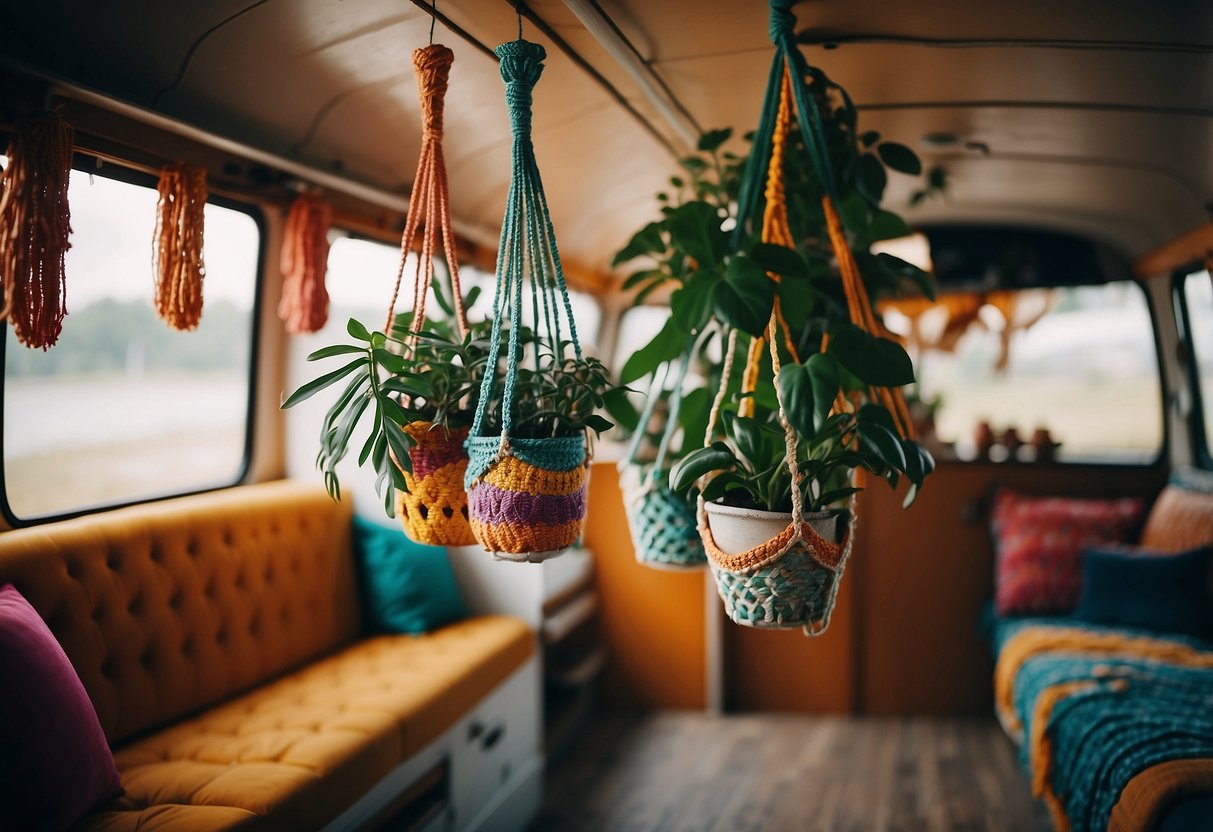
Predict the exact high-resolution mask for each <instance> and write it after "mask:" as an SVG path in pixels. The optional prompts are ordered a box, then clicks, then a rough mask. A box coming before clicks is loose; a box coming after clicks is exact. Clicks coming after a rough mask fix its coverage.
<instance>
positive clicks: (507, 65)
mask: <svg viewBox="0 0 1213 832" xmlns="http://www.w3.org/2000/svg"><path fill="white" fill-rule="evenodd" d="M520 20H521V18H520ZM520 25H521V24H520ZM495 52H496V54H497V57H498V58H499V60H500V70H501V79H502V80H503V81H504V82H505V94H506V104H507V105H508V107H509V112H510V124H511V128H512V131H513V134H514V145H513V173H512V176H511V178H510V189H509V194H508V196H507V201H506V209H505V218H504V220H503V221H502V226H501V244H500V246H499V248H498V251H497V284H496V288H495V291H494V294H493V322H492V334H491V335H490V338H489V360H488V370H487V372H486V373H485V376H484V380H483V383H482V385H481V388H480V400H479V402H478V403H477V408H476V418H475V420H474V421H473V423H472V430H471V435H470V436H469V438H468V441H467V448H468V457H469V463H468V469H467V474H466V477H465V482H466V485H467V489H468V509H469V513H470V519H471V524H472V531H473V532H474V533H475V535H476V539H477V540H479V541H480V544H481V545H482V546H483V547H484V548H485V550H487V551H489V552H491V553H492V554H493V555H494V556H495V557H497V558H499V559H503V560H514V561H531V562H538V561H542V560H545V559H547V558H549V557H552V556H554V555H558V554H560V553H561V552H563V551H564V550H565V549H567V548H568V547H569V546H571V545H572V544H573V543H575V542H576V541H577V539H578V538H579V537H580V536H581V531H582V527H583V525H584V522H585V512H586V489H587V485H588V476H589V448H588V443H587V437H586V435H585V433H584V432H582V433H580V434H578V435H576V436H560V437H544V438H534V437H521V436H514V435H513V433H512V431H513V427H514V416H515V413H514V411H515V406H516V394H517V388H516V384H517V381H518V371H519V364H520V362H521V359H522V355H521V352H522V350H521V344H520V340H519V335H520V330H521V329H522V327H523V322H522V314H523V288H524V284H526V285H527V286H529V287H530V309H531V313H532V316H533V320H534V325H535V331H536V333H538V334H541V335H542V334H546V338H544V337H539V338H537V339H536V343H535V357H536V361H537V362H538V361H539V360H540V356H541V353H542V351H543V350H542V347H543V344H544V343H545V342H546V344H547V345H549V346H550V347H551V353H552V359H553V360H554V361H555V360H559V359H560V358H561V357H562V356H563V355H564V352H565V344H564V341H563V336H562V327H561V316H562V315H563V316H564V318H565V320H566V321H567V323H568V332H569V341H570V344H571V346H572V348H573V352H574V354H575V355H576V358H577V360H578V361H580V360H581V359H582V354H581V345H580V343H579V342H578V340H577V327H576V324H575V323H574V321H573V310H572V306H571V304H570V303H569V295H568V287H567V286H566V285H565V279H564V270H563V268H562V266H561V264H560V252H559V250H558V249H557V247H556V232H555V230H554V228H553V227H552V219H551V216H550V213H549V211H548V203H547V197H546V196H545V195H544V192H543V182H542V180H541V179H540V176H539V166H538V164H537V162H536V160H535V148H534V145H533V144H532V142H531V91H532V89H533V88H534V86H535V83H536V82H537V81H538V80H539V76H540V74H542V72H543V60H544V58H545V57H546V52H545V51H544V48H543V47H542V46H540V45H539V44H537V43H531V42H529V41H525V40H522V39H521V36H520V37H519V39H518V40H516V41H513V42H511V43H504V44H502V45H501V46H498V47H497V49H496V50H495ZM507 322H508V324H509V330H508V333H507V335H506V338H507V341H508V346H507V354H506V361H505V370H504V376H503V377H502V378H501V379H496V378H495V376H496V374H497V364H498V359H499V357H500V347H501V341H502V332H503V326H504V325H505V324H506V323H507ZM498 387H499V388H500V391H501V399H500V402H501V429H500V433H499V434H497V435H485V433H484V431H485V428H486V419H487V418H488V416H489V410H490V406H491V402H492V399H493V392H494V389H495V388H498Z"/></svg>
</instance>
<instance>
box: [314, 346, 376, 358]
mask: <svg viewBox="0 0 1213 832" xmlns="http://www.w3.org/2000/svg"><path fill="white" fill-rule="evenodd" d="M356 352H363V353H364V352H366V347H359V346H355V345H354V344H334V345H333V346H331V347H322V348H321V349H318V350H316V351H315V352H313V353H311V354H310V355H308V357H307V360H308V361H319V360H320V359H322V358H332V357H333V356H336V355H352V354H353V353H356Z"/></svg>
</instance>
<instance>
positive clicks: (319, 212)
mask: <svg viewBox="0 0 1213 832" xmlns="http://www.w3.org/2000/svg"><path fill="white" fill-rule="evenodd" d="M332 221H333V208H332V206H331V205H329V204H328V203H327V202H325V201H324V200H323V199H321V198H320V197H318V196H313V195H312V194H300V195H299V196H297V197H295V201H294V202H293V203H292V204H291V210H290V213H289V214H288V215H287V218H286V230H285V232H284V233H283V237H282V257H281V269H282V301H281V302H280V303H279V304H278V317H280V318H282V320H283V321H284V322H285V324H286V331H287V332H289V333H291V334H292V335H302V334H304V333H308V332H316V331H317V330H318V329H320V328H321V327H322V326H324V323H325V321H327V320H328V317H329V293H328V290H327V289H326V288H325V286H324V275H325V272H326V271H327V269H328V259H329V226H330V225H331V224H332Z"/></svg>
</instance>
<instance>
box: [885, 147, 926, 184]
mask: <svg viewBox="0 0 1213 832" xmlns="http://www.w3.org/2000/svg"><path fill="white" fill-rule="evenodd" d="M876 152H877V153H879V154H880V159H881V161H882V162H884V163H885V164H886V165H888V166H889V167H891V168H892V169H893V170H895V171H897V172H898V173H908V174H909V175H910V176H918V175H919V174H920V173H922V162H921V161H919V159H918V154H917V153H915V152H914V151H913V150H910V148H908V147H906V146H905V145H904V144H899V143H898V142H884V143H883V144H881V145H880V146H879V147H877V148H876Z"/></svg>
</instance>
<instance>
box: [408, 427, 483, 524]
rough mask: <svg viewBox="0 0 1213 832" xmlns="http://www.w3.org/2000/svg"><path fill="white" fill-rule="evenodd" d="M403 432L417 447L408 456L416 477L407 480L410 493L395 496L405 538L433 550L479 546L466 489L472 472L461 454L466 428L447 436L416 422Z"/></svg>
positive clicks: (466, 433)
mask: <svg viewBox="0 0 1213 832" xmlns="http://www.w3.org/2000/svg"><path fill="white" fill-rule="evenodd" d="M404 431H405V433H407V434H408V435H409V436H411V437H413V439H415V440H416V441H417V444H416V445H415V446H414V447H413V449H412V450H410V451H409V459H410V461H411V462H412V463H413V472H412V473H411V474H410V473H407V472H405V474H404V482H405V484H406V485H407V486H408V491H399V490H397V492H396V516H397V517H399V518H400V522H401V523H402V524H403V525H404V533H405V534H407V535H408V536H409V537H410V538H411V539H413V540H415V541H417V542H418V543H425V544H428V545H431V546H469V545H471V544H473V543H475V542H476V537H475V535H473V534H472V527H471V526H470V525H469V524H468V495H467V491H466V490H465V489H464V486H463V476H464V473H465V472H466V471H467V467H468V457H467V452H466V451H465V450H464V449H463V443H464V440H465V439H467V435H468V431H467V428H459V429H458V430H446V429H443V428H436V427H434V426H433V424H432V423H430V422H414V423H413V424H411V425H408V426H407V427H405V429H404Z"/></svg>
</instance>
